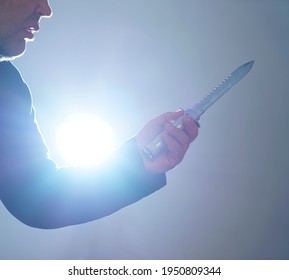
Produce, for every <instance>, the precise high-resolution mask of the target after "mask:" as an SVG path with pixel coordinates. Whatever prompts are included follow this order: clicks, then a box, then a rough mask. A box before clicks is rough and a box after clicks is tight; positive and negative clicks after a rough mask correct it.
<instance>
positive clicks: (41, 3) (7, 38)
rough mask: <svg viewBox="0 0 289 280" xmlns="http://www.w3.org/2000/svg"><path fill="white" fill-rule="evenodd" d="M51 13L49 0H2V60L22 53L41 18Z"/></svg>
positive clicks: (0, 51) (36, 29)
mask: <svg viewBox="0 0 289 280" xmlns="http://www.w3.org/2000/svg"><path fill="white" fill-rule="evenodd" d="M51 14H52V11H51V8H50V6H49V3H48V0H0V61H3V60H11V59H13V58H15V57H17V56H20V55H22V54H23V53H24V52H25V49H26V42H27V41H31V40H33V38H34V35H33V33H35V32H37V31H38V30H39V22H40V18H42V17H50V16H51Z"/></svg>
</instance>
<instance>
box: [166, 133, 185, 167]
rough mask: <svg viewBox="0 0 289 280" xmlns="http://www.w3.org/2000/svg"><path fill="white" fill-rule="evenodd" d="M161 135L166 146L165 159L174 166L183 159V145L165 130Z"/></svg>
mask: <svg viewBox="0 0 289 280" xmlns="http://www.w3.org/2000/svg"><path fill="white" fill-rule="evenodd" d="M162 137H163V140H164V142H165V144H166V147H167V159H168V160H169V162H170V165H171V166H176V165H177V164H179V163H180V162H181V161H182V160H183V158H184V155H185V152H186V151H185V150H184V148H183V146H182V145H181V144H180V143H179V142H178V141H177V140H176V139H175V138H174V137H173V136H171V135H170V134H168V133H167V132H164V133H163V134H162Z"/></svg>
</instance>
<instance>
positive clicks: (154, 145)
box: [142, 116, 184, 160]
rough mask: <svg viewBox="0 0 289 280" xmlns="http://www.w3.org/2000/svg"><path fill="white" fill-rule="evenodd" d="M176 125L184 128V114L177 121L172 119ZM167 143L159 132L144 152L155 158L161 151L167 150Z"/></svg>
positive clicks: (148, 156)
mask: <svg viewBox="0 0 289 280" xmlns="http://www.w3.org/2000/svg"><path fill="white" fill-rule="evenodd" d="M171 123H172V124H173V126H174V127H176V128H179V129H183V128H184V126H183V116H180V117H178V118H177V119H176V120H175V121H171ZM166 148H167V147H166V144H165V142H164V140H163V138H162V136H161V134H159V135H158V136H157V137H156V138H155V139H154V140H153V141H152V142H150V143H149V144H147V145H146V146H145V147H144V148H143V149H142V152H143V154H144V155H145V156H146V157H147V158H149V159H151V160H153V159H154V158H155V157H156V156H158V155H159V154H160V153H162V152H164V151H165V150H166Z"/></svg>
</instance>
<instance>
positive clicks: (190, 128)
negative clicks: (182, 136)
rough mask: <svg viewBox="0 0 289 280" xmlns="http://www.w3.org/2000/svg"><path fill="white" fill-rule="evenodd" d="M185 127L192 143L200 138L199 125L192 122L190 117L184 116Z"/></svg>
mask: <svg viewBox="0 0 289 280" xmlns="http://www.w3.org/2000/svg"><path fill="white" fill-rule="evenodd" d="M183 127H184V131H185V132H186V134H187V135H188V136H189V138H190V143H191V142H193V141H194V140H195V139H196V137H197V136H198V131H199V124H198V123H197V122H196V121H194V120H192V119H191V118H190V117H189V116H188V115H184V119H183Z"/></svg>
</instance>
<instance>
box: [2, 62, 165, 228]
mask: <svg viewBox="0 0 289 280" xmlns="http://www.w3.org/2000/svg"><path fill="white" fill-rule="evenodd" d="M1 64H2V63H0V135H1V142H0V198H1V200H2V202H3V204H4V205H5V206H6V208H7V209H8V210H9V211H10V213H12V214H13V215H14V216H15V217H16V218H17V219H19V220H20V221H22V222H23V223H25V224H27V225H29V226H32V227H38V228H59V227H64V226H69V225H74V224H80V223H85V222H89V221H92V220H96V219H99V218H102V217H104V216H107V215H109V214H112V213H114V212H116V211H118V210H119V209H121V208H123V207H125V206H127V205H129V204H132V203H134V202H136V201H138V200H140V199H142V198H143V197H145V196H148V195H150V194H151V193H153V192H155V191H156V190H158V189H160V188H161V187H163V186H164V185H165V184H166V179H165V174H156V175H153V174H151V173H148V172H147V171H146V170H145V169H144V166H143V162H142V159H141V156H140V154H139V151H138V149H137V146H136V143H135V139H131V140H129V141H128V142H126V143H125V144H123V145H122V147H121V148H120V149H119V150H118V151H116V152H115V153H114V154H113V155H112V157H111V158H110V159H109V160H108V161H107V162H105V163H104V164H103V165H102V166H99V167H98V168H97V169H90V170H88V169H81V168H57V166H56V164H55V163H54V162H53V161H52V160H51V159H49V157H48V153H47V148H46V146H45V144H44V142H43V139H42V136H41V134H40V132H39V129H38V127H37V123H36V122H35V120H34V119H35V118H34V110H33V108H32V106H31V97H30V93H29V90H28V88H27V86H26V85H25V83H23V81H22V79H21V77H20V75H19V73H18V71H17V70H16V69H15V68H14V67H12V66H10V64H9V67H6V68H5V71H4V70H3V67H2V69H1ZM11 67H12V68H11ZM7 68H8V69H7ZM4 74H5V79H4V78H3V75H4ZM1 75H2V78H1ZM7 77H8V79H7ZM11 85H12V86H11Z"/></svg>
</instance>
